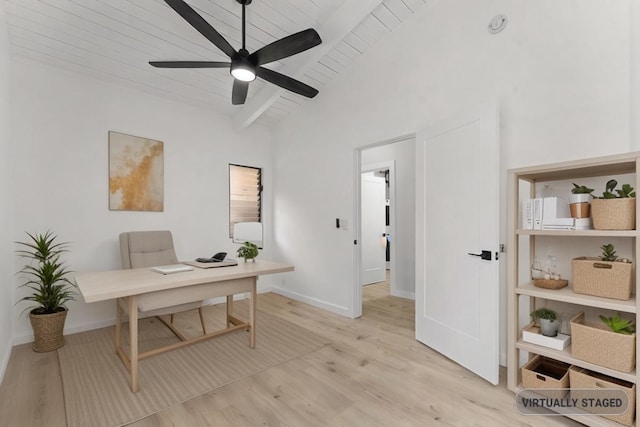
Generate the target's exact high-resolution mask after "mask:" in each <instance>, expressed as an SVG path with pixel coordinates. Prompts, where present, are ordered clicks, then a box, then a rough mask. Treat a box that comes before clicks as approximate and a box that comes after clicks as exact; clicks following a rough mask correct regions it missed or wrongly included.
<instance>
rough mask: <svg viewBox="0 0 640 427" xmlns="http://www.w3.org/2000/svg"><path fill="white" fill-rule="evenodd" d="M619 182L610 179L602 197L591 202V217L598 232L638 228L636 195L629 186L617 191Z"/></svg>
mask: <svg viewBox="0 0 640 427" xmlns="http://www.w3.org/2000/svg"><path fill="white" fill-rule="evenodd" d="M617 186H618V181H616V180H615V179H610V180H609V181H608V182H607V185H606V187H605V191H604V192H603V193H602V196H601V197H596V198H594V199H593V200H592V201H591V217H592V219H593V228H594V229H596V230H634V229H635V228H636V193H635V191H634V190H633V187H632V186H631V185H629V184H623V185H622V187H621V188H620V189H616V187H617Z"/></svg>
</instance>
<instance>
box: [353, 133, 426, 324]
mask: <svg viewBox="0 0 640 427" xmlns="http://www.w3.org/2000/svg"><path fill="white" fill-rule="evenodd" d="M414 163H415V135H413V134H411V135H405V136H402V137H399V138H396V139H393V140H389V141H385V142H381V143H377V144H373V145H369V146H366V147H361V148H358V149H356V163H355V168H356V191H355V193H356V194H357V196H356V198H355V200H354V208H355V209H354V210H355V215H354V216H355V219H356V221H355V233H356V234H355V239H354V241H355V243H356V245H354V250H355V252H354V254H355V257H356V264H357V265H356V267H355V270H356V271H355V272H354V282H353V300H352V301H353V307H352V312H353V317H360V316H361V315H362V301H363V294H362V292H363V288H365V287H366V289H367V292H371V289H372V286H367V285H366V284H367V283H374V284H375V286H380V284H383V285H386V289H387V290H386V296H387V297H401V298H408V299H411V300H413V299H415V275H414V271H415V259H414V257H413V253H414V252H415V239H414V236H415V235H414V231H413V227H414V223H415V214H414V212H415V204H414V191H415V173H414V170H415V167H414ZM364 173H368V175H369V176H370V177H373V178H376V179H378V180H380V181H382V182H383V183H384V184H383V188H384V195H383V196H382V201H381V202H378V203H379V206H380V207H381V209H376V210H375V212H376V214H377V215H378V219H377V220H376V221H377V224H378V225H376V226H374V227H371V231H367V230H369V226H368V225H365V223H366V222H367V214H368V213H369V212H368V210H367V206H366V205H363V199H362V196H363V195H364V192H366V191H367V190H366V189H364V190H363V187H362V185H363V183H362V180H363V174H364ZM365 185H366V184H365ZM379 200H380V199H379ZM365 203H367V202H365ZM380 221H381V222H382V223H380ZM365 233H369V235H368V236H365ZM367 241H368V242H369V243H367ZM367 245H368V246H370V249H371V250H374V251H375V252H376V253H377V256H382V262H381V267H379V269H378V271H380V270H382V271H383V272H384V276H382V277H381V278H380V276H378V279H375V280H374V281H370V282H367V280H366V277H365V276H366V273H365V270H366V269H367V267H370V266H369V265H368V264H369V261H368V259H367V257H368V256H369V255H368V253H367V249H365V246H367ZM377 259H380V258H377ZM375 292H376V294H377V295H381V293H380V292H381V291H380V290H376V291H375ZM412 313H413V310H412Z"/></svg>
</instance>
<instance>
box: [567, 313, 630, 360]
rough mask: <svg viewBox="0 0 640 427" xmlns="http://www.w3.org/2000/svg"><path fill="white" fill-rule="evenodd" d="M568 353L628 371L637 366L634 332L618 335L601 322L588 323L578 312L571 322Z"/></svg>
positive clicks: (581, 358) (582, 314) (578, 357)
mask: <svg viewBox="0 0 640 427" xmlns="http://www.w3.org/2000/svg"><path fill="white" fill-rule="evenodd" d="M571 354H572V355H573V357H575V358H577V359H580V360H584V361H586V362H591V363H595V364H596V365H600V366H604V367H607V368H611V369H615V370H617V371H621V372H631V371H633V369H634V368H635V367H636V334H632V335H625V334H618V333H615V332H612V331H611V330H609V328H608V327H607V326H606V325H604V324H596V323H587V322H585V321H584V313H581V314H580V315H578V316H576V317H575V318H574V319H573V320H572V321H571Z"/></svg>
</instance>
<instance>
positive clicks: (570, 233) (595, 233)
mask: <svg viewBox="0 0 640 427" xmlns="http://www.w3.org/2000/svg"><path fill="white" fill-rule="evenodd" d="M516 234H517V235H520V236H561V237H576V236H580V237H638V236H640V234H639V233H638V230H524V229H518V230H516Z"/></svg>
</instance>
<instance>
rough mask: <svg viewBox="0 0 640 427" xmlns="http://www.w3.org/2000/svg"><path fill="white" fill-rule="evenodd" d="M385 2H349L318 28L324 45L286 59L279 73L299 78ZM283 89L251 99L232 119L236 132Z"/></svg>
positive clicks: (269, 88) (272, 89)
mask: <svg viewBox="0 0 640 427" xmlns="http://www.w3.org/2000/svg"><path fill="white" fill-rule="evenodd" d="M380 3H382V0H348V1H345V2H344V3H343V5H342V6H341V7H340V8H339V9H338V10H337V11H336V12H335V13H334V14H333V15H331V17H330V18H329V19H328V20H327V21H326V22H325V23H324V24H322V26H321V27H320V28H318V29H317V31H318V33H319V34H320V37H321V38H322V44H320V45H319V46H316V47H314V48H313V49H310V50H308V51H306V52H304V53H302V54H299V55H296V56H294V57H292V58H289V59H287V60H286V63H285V65H284V66H283V67H282V68H281V69H279V70H278V72H280V73H282V74H286V75H287V76H290V77H293V78H300V77H301V76H302V75H303V74H304V73H305V72H306V71H308V70H309V69H310V68H311V67H313V66H314V65H315V64H316V63H317V62H318V61H319V60H320V59H321V58H322V57H324V56H325V55H326V54H327V53H329V52H330V51H331V50H332V49H333V48H334V47H335V45H337V44H338V43H340V41H341V40H342V39H343V38H344V37H345V36H346V35H347V34H349V33H350V32H351V30H353V29H354V28H355V27H356V26H357V25H358V24H360V22H362V20H363V19H364V18H366V17H367V15H368V14H370V13H371V12H372V11H373V10H374V9H375V8H376V7H378V5H379V4H380ZM283 90H285V89H281V88H280V87H278V86H276V85H273V84H267V85H266V86H264V87H263V88H262V90H261V91H260V92H258V93H257V94H256V95H255V96H254V97H253V98H251V99H250V100H249V101H248V102H247V103H246V104H245V105H244V107H243V108H242V110H240V111H239V112H238V113H237V114H236V115H235V117H234V118H233V124H234V127H235V128H236V130H243V129H246V128H247V127H249V126H250V125H251V123H253V122H254V121H255V120H256V119H257V118H258V117H260V115H261V114H262V113H264V112H265V111H266V110H267V108H269V107H270V106H271V105H272V104H273V103H274V102H275V101H276V100H277V99H278V98H279V97H280V94H281V93H282V91H283Z"/></svg>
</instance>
